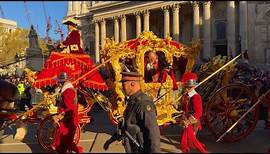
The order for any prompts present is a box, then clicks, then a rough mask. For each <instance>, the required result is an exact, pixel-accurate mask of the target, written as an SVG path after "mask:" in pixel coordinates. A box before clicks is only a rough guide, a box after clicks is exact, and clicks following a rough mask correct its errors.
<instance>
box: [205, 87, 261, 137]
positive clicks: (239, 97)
mask: <svg viewBox="0 0 270 154" xmlns="http://www.w3.org/2000/svg"><path fill="white" fill-rule="evenodd" d="M255 101H256V99H255V96H254V93H253V92H252V91H251V89H250V88H249V87H248V86H246V85H244V84H232V85H228V86H225V87H223V88H221V89H219V90H218V91H217V92H216V93H215V94H214V95H213V96H212V97H211V98H210V100H209V102H207V103H206V107H205V112H204V120H205V124H206V126H207V128H208V129H209V130H210V132H211V133H212V134H213V135H214V136H215V137H216V138H219V137H220V136H221V135H222V134H223V133H224V132H226V131H227V130H228V129H229V128H230V127H231V126H232V125H233V124H234V123H235V122H236V121H237V120H238V119H239V118H240V117H241V116H242V115H243V114H244V113H245V112H246V111H247V110H248V109H249V108H250V107H251V106H252V105H253V104H254V103H255ZM258 107H259V106H256V107H255V108H254V109H253V110H251V111H250V112H249V113H248V114H247V115H246V116H245V117H244V118H243V119H242V120H241V121H240V122H239V123H238V124H237V125H236V126H235V127H234V128H233V129H232V130H231V131H230V132H228V133H227V134H226V135H225V136H224V137H223V138H222V141H225V142H235V141H238V140H241V139H243V138H245V137H246V136H247V135H249V134H250V133H251V131H252V130H253V129H254V128H255V126H256V124H257V121H258V118H259V117H258V116H259V108H258Z"/></svg>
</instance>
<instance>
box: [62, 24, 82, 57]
mask: <svg viewBox="0 0 270 154" xmlns="http://www.w3.org/2000/svg"><path fill="white" fill-rule="evenodd" d="M63 45H64V46H66V47H67V48H68V50H69V51H70V53H83V49H82V47H81V35H80V33H79V31H78V30H77V29H73V30H72V31H71V32H70V33H69V35H68V36H67V38H66V40H65V41H63Z"/></svg>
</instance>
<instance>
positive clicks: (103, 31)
mask: <svg viewBox="0 0 270 154" xmlns="http://www.w3.org/2000/svg"><path fill="white" fill-rule="evenodd" d="M100 37H101V48H103V47H104V45H105V39H106V21H105V19H102V21H101V35H100Z"/></svg>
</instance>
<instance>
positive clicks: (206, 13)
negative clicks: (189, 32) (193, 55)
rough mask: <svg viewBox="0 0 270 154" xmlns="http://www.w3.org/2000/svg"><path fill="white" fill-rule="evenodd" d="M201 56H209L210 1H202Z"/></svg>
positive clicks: (205, 57) (206, 57)
mask: <svg viewBox="0 0 270 154" xmlns="http://www.w3.org/2000/svg"><path fill="white" fill-rule="evenodd" d="M203 14H204V16H203V58H204V59H208V58H210V57H211V2H210V1H206V2H204V3H203Z"/></svg>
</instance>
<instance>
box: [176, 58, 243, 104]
mask: <svg viewBox="0 0 270 154" xmlns="http://www.w3.org/2000/svg"><path fill="white" fill-rule="evenodd" d="M240 56H241V54H239V55H238V56H236V57H234V58H233V59H232V60H231V61H229V62H228V63H227V64H225V65H223V66H222V67H221V68H219V69H218V70H216V71H215V72H214V73H212V74H211V75H209V76H208V77H206V78H205V79H203V80H202V81H201V82H200V83H199V84H198V85H196V86H195V87H194V89H196V88H197V87H198V86H200V85H201V84H203V83H204V82H205V81H207V80H209V79H210V78H211V77H212V76H214V75H215V74H217V73H218V72H220V71H221V70H222V69H223V68H225V67H227V66H228V65H229V64H231V63H232V62H234V61H235V60H236V59H237V58H239V57H240ZM182 96H183V95H181V96H179V97H178V99H177V100H176V101H175V102H178V101H179V100H180V99H181V98H182Z"/></svg>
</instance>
